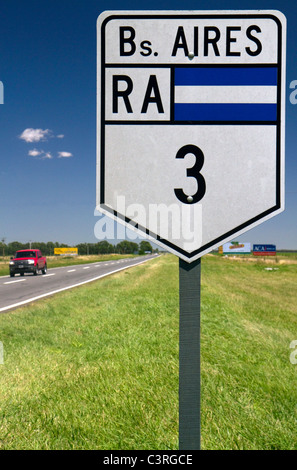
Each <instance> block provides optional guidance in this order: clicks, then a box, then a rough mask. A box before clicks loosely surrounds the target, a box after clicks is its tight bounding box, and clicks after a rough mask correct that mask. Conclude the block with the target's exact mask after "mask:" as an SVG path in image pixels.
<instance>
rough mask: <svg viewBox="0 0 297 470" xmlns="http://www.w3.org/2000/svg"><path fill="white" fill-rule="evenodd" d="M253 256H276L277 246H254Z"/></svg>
mask: <svg viewBox="0 0 297 470" xmlns="http://www.w3.org/2000/svg"><path fill="white" fill-rule="evenodd" d="M253 255H255V256H274V255H276V246H275V245H253Z"/></svg>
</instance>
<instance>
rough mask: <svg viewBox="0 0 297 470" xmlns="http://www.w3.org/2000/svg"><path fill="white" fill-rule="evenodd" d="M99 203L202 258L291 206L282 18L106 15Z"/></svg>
mask: <svg viewBox="0 0 297 470" xmlns="http://www.w3.org/2000/svg"><path fill="white" fill-rule="evenodd" d="M97 26H98V36H97V37H98V75H97V87H98V88H97V95H98V98H97V100H98V101H97V115H98V128H97V138H98V144H97V182H98V183H97V208H98V209H99V210H100V211H101V212H103V213H104V214H108V215H110V216H111V217H113V218H114V219H116V220H119V221H121V222H123V223H124V224H126V226H128V227H132V228H133V229H135V230H137V231H139V233H140V234H146V235H149V236H150V237H151V238H152V240H153V241H155V242H156V243H157V244H159V245H161V246H163V247H165V248H166V249H168V250H169V251H171V252H173V253H175V254H177V255H178V256H179V257H180V258H183V259H184V260H186V261H188V262H191V261H194V260H195V259H197V258H199V257H200V256H202V255H203V254H205V253H207V252H209V251H210V250H212V249H213V248H215V247H217V246H219V245H222V244H223V243H224V242H226V241H229V240H231V239H233V238H234V237H235V236H237V235H239V234H241V233H243V232H245V231H246V230H248V229H250V228H252V227H254V226H256V225H258V224H260V223H261V222H263V221H264V220H267V219H269V218H270V217H272V216H274V215H276V214H278V213H279V212H281V211H282V210H283V209H284V123H285V121H284V118H285V114H284V110H285V108H284V103H285V37H286V20H285V17H284V16H283V14H282V13H280V12H278V11H259V10H257V11H147V12H145V11H142V12H132V11H131V12H119V11H114V12H105V13H103V14H101V15H100V16H99V18H98V25H97Z"/></svg>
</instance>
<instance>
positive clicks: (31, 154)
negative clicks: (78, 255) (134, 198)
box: [0, 0, 297, 249]
mask: <svg viewBox="0 0 297 470" xmlns="http://www.w3.org/2000/svg"><path fill="white" fill-rule="evenodd" d="M145 9H147V3H146V2H140V1H137V2H136V1H132V0H131V1H125V0H123V1H121V2H119V1H99V0H97V1H94V0H84V1H78V0H42V1H40V0H38V1H36V0H27V1H23V0H0V80H1V81H2V82H3V84H4V104H3V105H0V136H1V137H0V239H2V238H3V237H5V238H6V243H8V242H11V241H14V240H18V241H22V242H26V241H29V240H35V241H45V242H46V241H58V242H64V243H67V244H69V245H71V244H77V243H81V242H90V243H92V242H96V241H97V240H96V238H95V236H94V226H95V223H96V221H97V220H98V218H97V217H96V216H94V210H95V205H96V174H95V169H96V21H97V17H98V15H99V14H100V13H101V12H102V11H104V10H145ZM149 9H150V10H175V9H176V10H178V9H183V10H215V9H220V10H230V9H277V10H280V11H282V12H283V13H284V14H285V15H286V17H287V88H286V92H287V99H286V210H285V212H283V213H282V214H280V215H278V216H276V217H274V218H272V219H271V220H269V221H267V222H265V223H263V224H262V225H260V226H259V227H257V228H255V229H253V230H250V231H249V232H247V233H245V234H244V235H242V236H241V237H238V239H239V240H241V241H247V242H251V243H275V244H276V245H277V247H278V248H288V249H297V217H296V214H297V190H296V181H297V158H296V144H297V138H296V135H297V132H296V130H297V105H293V104H291V103H290V99H289V98H290V93H291V92H292V91H293V90H290V88H289V85H290V83H291V82H292V81H293V80H297V28H296V25H297V5H296V4H295V3H294V2H291V1H290V2H289V1H273V0H272V1H269V2H268V1H260V0H259V1H240V2H238V1H225V2H220V1H212V0H208V1H192V0H183V1H182V2H181V1H178V0H172V1H170V2H168V1H165V0H158V1H156V0H151V1H150V2H149ZM24 131H25V133H24Z"/></svg>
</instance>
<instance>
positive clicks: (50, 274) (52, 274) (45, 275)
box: [42, 273, 56, 277]
mask: <svg viewBox="0 0 297 470" xmlns="http://www.w3.org/2000/svg"><path fill="white" fill-rule="evenodd" d="M55 275H56V273H49V274H44V275H43V276H42V277H49V276H55Z"/></svg>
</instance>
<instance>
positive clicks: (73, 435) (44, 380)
mask: <svg viewBox="0 0 297 470" xmlns="http://www.w3.org/2000/svg"><path fill="white" fill-rule="evenodd" d="M172 263H173V264H174V259H173V260H170V262H168V261H165V257H164V259H162V260H160V259H156V260H154V261H151V262H150V263H146V264H145V265H143V266H138V267H136V268H133V269H130V270H127V271H125V272H122V273H119V274H116V275H113V276H112V277H110V278H105V279H103V280H102V282H100V283H97V282H96V283H92V284H89V285H87V286H84V287H83V288H82V289H74V290H72V291H71V293H70V291H69V292H67V293H65V294H62V295H58V296H56V297H54V298H52V299H50V300H47V301H45V302H43V301H41V302H38V303H37V304H36V305H30V306H27V307H25V308H21V309H19V310H17V311H15V312H13V313H8V314H7V315H2V316H0V338H1V341H2V342H3V345H4V353H5V361H4V364H3V365H2V366H0V367H1V375H0V395H1V401H0V403H1V405H0V448H2V449H135V448H137V449H161V448H165V449H168V448H174V446H176V445H177V394H178V390H177V388H178V375H177V360H178V337H177V335H178V328H177V322H178V312H177V309H178V305H177V291H176V285H175V284H176V273H175V270H174V269H172ZM160 283H161V284H162V283H163V284H164V285H167V286H169V291H168V292H167V294H166V295H164V289H163V288H160Z"/></svg>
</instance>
